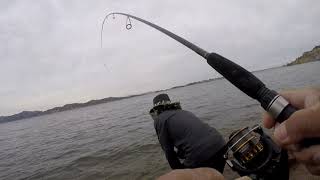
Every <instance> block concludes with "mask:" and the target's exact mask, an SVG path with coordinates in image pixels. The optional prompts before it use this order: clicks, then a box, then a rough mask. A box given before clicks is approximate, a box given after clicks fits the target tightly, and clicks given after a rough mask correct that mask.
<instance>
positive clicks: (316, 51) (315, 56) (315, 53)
mask: <svg viewBox="0 0 320 180" xmlns="http://www.w3.org/2000/svg"><path fill="white" fill-rule="evenodd" d="M314 61H320V46H316V47H315V48H313V49H312V50H311V51H307V52H305V53H303V55H302V56H300V57H298V58H297V59H296V60H294V61H292V62H291V63H288V64H286V65H284V66H292V65H297V64H303V63H308V62H314ZM280 67H283V66H279V67H271V68H266V69H261V70H255V71H252V72H260V71H264V70H269V69H274V68H280ZM219 79H224V77H217V78H211V79H207V80H202V81H197V82H191V83H188V84H185V85H181V86H174V87H171V88H168V89H163V90H157V91H151V92H145V93H141V94H136V95H129V96H125V97H107V98H103V99H98V100H90V101H88V102H85V103H72V104H66V105H64V106H60V107H54V108H51V109H48V110H45V111H23V112H21V113H18V114H14V115H11V116H0V123H4V122H9V121H16V120H21V119H27V118H31V117H36V116H42V115H47V114H52V113H56V112H62V111H68V110H73V109H78V108H82V107H88V106H93V105H98V104H103V103H109V102H113V101H119V100H122V99H128V98H132V97H137V96H143V95H146V94H151V93H158V92H162V91H167V90H171V89H177V88H182V87H186V86H191V85H195V84H201V83H206V82H211V81H215V80H219Z"/></svg>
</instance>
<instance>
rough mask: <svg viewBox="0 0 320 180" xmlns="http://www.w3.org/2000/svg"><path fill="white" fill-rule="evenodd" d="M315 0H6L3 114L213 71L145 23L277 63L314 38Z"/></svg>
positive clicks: (240, 56)
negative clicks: (111, 14) (128, 25)
mask: <svg viewBox="0 0 320 180" xmlns="http://www.w3.org/2000/svg"><path fill="white" fill-rule="evenodd" d="M319 7H320V1H318V0H307V1H301V0H287V1H284V0H283V1H281V0H279V1H268V0H265V1H255V0H248V1H233V2H230V1H216V0H207V1H188V0H175V1H172V0H162V1H154V0H136V1H129V0H127V1H125V0H114V1H111V0H103V1H98V0H92V1H78V0H68V1H65V0H46V1H31V0H30V1H27V0H20V1H16V0H2V1H1V2H0V83H1V87H0V115H10V114H13V113H17V112H20V111H22V110H45V109H48V108H52V107H54V106H60V105H63V104H66V103H73V102H85V101H88V100H91V99H99V98H104V97H109V96H124V95H129V94H136V93H141V92H146V91H151V90H157V89H164V88H169V87H172V86H176V85H182V84H185V83H189V82H193V81H199V80H203V79H208V78H212V77H215V76H217V73H216V72H215V71H213V70H212V69H211V68H210V67H209V66H208V65H207V64H206V63H205V61H203V59H202V58H201V57H199V56H198V55H196V54H195V53H193V52H191V51H190V50H188V49H186V48H185V47H183V46H182V45H180V44H178V43H177V42H175V41H173V40H171V39H170V38H168V37H166V36H164V35H163V34H161V33H159V32H157V31H155V30H153V29H151V28H150V27H147V26H145V25H143V24H142V23H139V22H137V21H134V20H132V24H133V28H132V29H131V30H130V31H128V30H126V29H125V23H126V18H125V17H121V16H116V19H115V20H113V19H110V20H109V21H107V23H106V25H105V29H104V32H103V34H104V38H103V41H104V42H103V48H100V28H101V23H102V20H103V18H104V16H105V15H106V14H107V13H109V12H112V11H120V12H125V13H131V14H133V15H136V16H138V17H141V18H144V19H146V20H150V21H151V22H154V23H156V24H158V25H160V26H163V27H164V28H167V29H169V30H171V31H172V32H174V33H177V34H179V35H181V36H183V37H185V38H186V39H188V40H190V41H191V42H194V43H195V44H197V45H199V46H201V47H202V48H203V49H206V50H207V51H214V52H217V53H219V54H221V55H223V56H225V57H228V58H229V59H232V60H233V61H235V62H236V63H239V64H240V65H242V66H244V67H245V68H248V69H249V70H257V69H263V68H268V67H274V66H279V65H283V64H285V63H287V62H289V61H291V60H294V59H295V57H297V56H299V55H301V53H302V52H304V51H307V50H310V49H312V48H313V47H314V46H315V45H319V44H320V23H319V19H320V11H319Z"/></svg>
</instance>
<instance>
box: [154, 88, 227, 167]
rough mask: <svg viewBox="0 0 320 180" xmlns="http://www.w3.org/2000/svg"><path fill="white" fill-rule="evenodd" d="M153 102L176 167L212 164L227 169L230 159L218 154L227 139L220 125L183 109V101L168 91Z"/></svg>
mask: <svg viewBox="0 0 320 180" xmlns="http://www.w3.org/2000/svg"><path fill="white" fill-rule="evenodd" d="M153 105H154V107H153V108H152V109H151V110H150V115H151V116H152V119H154V127H155V130H156V133H157V136H158V139H159V142H160V144H161V147H162V149H163V151H164V153H165V155H166V158H167V160H168V162H169V165H170V167H171V168H172V169H183V168H197V167H212V168H215V169H217V170H218V171H220V172H221V173H222V172H223V169H224V166H225V162H226V161H225V159H224V158H223V156H222V155H221V156H218V157H217V156H215V154H216V153H217V152H218V151H219V150H220V149H221V148H222V147H223V146H224V145H225V144H226V143H225V141H224V139H223V137H222V135H221V134H220V133H219V132H218V131H217V130H216V129H214V128H213V127H210V126H209V125H207V124H205V123H203V122H202V121H201V120H200V119H199V118H197V117H196V116H195V115H194V114H193V113H191V112H188V111H185V110H182V109H181V106H180V103H178V102H176V103H171V101H170V98H169V96H168V95H167V94H159V95H157V96H156V97H155V98H154V99H153ZM180 159H181V160H182V161H180Z"/></svg>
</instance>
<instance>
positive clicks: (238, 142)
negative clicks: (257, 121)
mask: <svg viewBox="0 0 320 180" xmlns="http://www.w3.org/2000/svg"><path fill="white" fill-rule="evenodd" d="M226 148H227V149H226V151H225V154H224V158H225V159H228V160H227V164H228V165H229V166H230V167H231V169H232V170H234V171H236V172H237V173H238V174H239V175H240V176H249V177H251V178H252V179H274V178H275V179H288V178H289V171H288V155H287V152H286V151H284V150H281V148H280V147H278V146H277V145H276V144H275V143H274V142H273V140H272V139H271V138H270V137H269V136H268V135H267V134H265V133H264V131H263V129H262V128H261V126H259V125H255V126H253V127H252V128H249V127H245V128H242V129H239V130H236V131H234V132H233V133H232V134H231V135H230V136H229V141H228V142H227V145H226ZM230 154H231V155H232V156H231V157H230Z"/></svg>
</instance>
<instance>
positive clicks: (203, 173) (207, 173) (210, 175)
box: [194, 168, 224, 180]
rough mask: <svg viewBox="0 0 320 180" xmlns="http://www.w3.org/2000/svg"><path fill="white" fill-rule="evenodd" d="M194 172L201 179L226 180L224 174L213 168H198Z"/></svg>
mask: <svg viewBox="0 0 320 180" xmlns="http://www.w3.org/2000/svg"><path fill="white" fill-rule="evenodd" d="M194 173H195V174H196V177H197V179H199V180H224V177H223V175H222V174H221V173H220V172H219V171H217V170H215V169H212V168H196V169H194Z"/></svg>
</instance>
